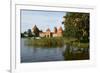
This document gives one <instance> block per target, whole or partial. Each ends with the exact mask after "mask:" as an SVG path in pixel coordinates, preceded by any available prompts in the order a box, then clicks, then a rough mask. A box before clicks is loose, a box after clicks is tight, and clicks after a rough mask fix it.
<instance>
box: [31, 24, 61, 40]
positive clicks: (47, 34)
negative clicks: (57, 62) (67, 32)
mask: <svg viewBox="0 0 100 73" xmlns="http://www.w3.org/2000/svg"><path fill="white" fill-rule="evenodd" d="M36 30H37V32H36ZM32 32H33V33H36V35H37V36H39V37H49V38H50V37H62V36H63V29H62V27H61V26H60V27H59V28H58V29H57V28H56V27H54V31H53V32H51V31H50V28H48V29H47V30H46V32H42V31H39V29H38V28H37V26H36V25H35V26H34V27H33V28H32Z"/></svg>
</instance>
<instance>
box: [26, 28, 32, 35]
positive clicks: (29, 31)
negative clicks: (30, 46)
mask: <svg viewBox="0 0 100 73" xmlns="http://www.w3.org/2000/svg"><path fill="white" fill-rule="evenodd" d="M27 34H28V37H32V36H33V35H32V31H31V29H28V31H27Z"/></svg>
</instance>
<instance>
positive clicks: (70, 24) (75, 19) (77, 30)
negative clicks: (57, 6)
mask: <svg viewBox="0 0 100 73" xmlns="http://www.w3.org/2000/svg"><path fill="white" fill-rule="evenodd" d="M64 19H65V20H64V21H63V22H62V23H63V24H64V27H65V30H64V36H66V37H74V38H77V39H78V40H85V41H88V40H89V13H75V12H68V13H66V15H65V16H64Z"/></svg>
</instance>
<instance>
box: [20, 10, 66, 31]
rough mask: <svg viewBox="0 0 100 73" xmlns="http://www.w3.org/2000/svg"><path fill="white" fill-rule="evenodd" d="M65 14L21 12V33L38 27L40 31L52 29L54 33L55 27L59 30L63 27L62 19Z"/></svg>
mask: <svg viewBox="0 0 100 73" xmlns="http://www.w3.org/2000/svg"><path fill="white" fill-rule="evenodd" d="M64 15H65V12H58V11H57V12H54V11H52V12H51V11H33V10H21V32H24V31H27V30H28V29H32V27H33V26H34V25H36V26H37V27H38V28H39V29H40V30H42V31H46V29H47V28H50V30H51V31H53V29H54V27H57V28H59V27H60V26H62V28H63V29H64V26H63V25H62V20H63V19H62V17H63V16H64Z"/></svg>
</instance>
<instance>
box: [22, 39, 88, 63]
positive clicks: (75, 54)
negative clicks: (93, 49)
mask: <svg viewBox="0 0 100 73" xmlns="http://www.w3.org/2000/svg"><path fill="white" fill-rule="evenodd" d="M26 40H27V39H26V38H25V39H23V38H21V62H22V63H26V62H47V61H64V60H86V59H89V49H84V48H82V49H77V48H74V50H73V48H72V47H70V46H68V45H64V46H63V47H55V48H52V47H51V48H50V47H49V48H47V47H34V46H32V45H27V44H26ZM30 40H31V39H30Z"/></svg>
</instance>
